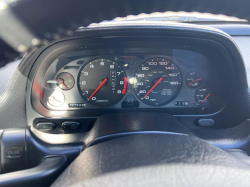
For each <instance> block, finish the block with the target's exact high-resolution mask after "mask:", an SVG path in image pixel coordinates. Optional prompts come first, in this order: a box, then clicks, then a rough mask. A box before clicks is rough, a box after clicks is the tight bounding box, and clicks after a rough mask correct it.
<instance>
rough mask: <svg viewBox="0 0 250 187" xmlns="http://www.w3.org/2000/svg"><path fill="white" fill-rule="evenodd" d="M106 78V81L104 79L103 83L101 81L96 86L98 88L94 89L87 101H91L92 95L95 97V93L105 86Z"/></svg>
mask: <svg viewBox="0 0 250 187" xmlns="http://www.w3.org/2000/svg"><path fill="white" fill-rule="evenodd" d="M107 80H108V79H107V78H106V79H104V80H103V81H102V83H101V84H100V85H99V86H98V88H96V90H95V91H94V93H92V95H91V96H90V97H89V98H88V100H90V99H91V97H93V96H94V95H95V93H96V92H97V91H98V90H99V89H100V88H101V87H102V86H103V85H104V84H105V82H107Z"/></svg>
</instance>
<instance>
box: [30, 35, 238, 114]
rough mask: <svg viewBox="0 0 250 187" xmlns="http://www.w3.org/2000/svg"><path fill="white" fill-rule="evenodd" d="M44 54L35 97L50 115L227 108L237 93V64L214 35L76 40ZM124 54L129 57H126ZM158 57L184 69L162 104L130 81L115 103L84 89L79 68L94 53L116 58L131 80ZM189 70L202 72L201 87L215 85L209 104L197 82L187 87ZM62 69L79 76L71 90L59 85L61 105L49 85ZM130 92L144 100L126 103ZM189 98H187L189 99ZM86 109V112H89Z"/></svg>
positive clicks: (36, 104)
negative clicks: (96, 100) (97, 100)
mask: <svg viewBox="0 0 250 187" xmlns="http://www.w3.org/2000/svg"><path fill="white" fill-rule="evenodd" d="M103 44H105V46H103ZM53 48H54V49H53ZM45 53H47V54H48V55H47V54H46V56H45V58H43V54H45ZM43 54H42V55H41V56H40V57H39V58H38V59H37V63H38V64H40V66H39V67H38V69H37V71H36V73H35V76H34V82H33V86H32V92H31V94H32V97H31V103H32V105H33V107H34V108H35V109H36V110H37V111H38V112H39V113H41V114H42V115H45V116H48V117H55V116H51V111H64V114H63V115H62V116H61V117H86V116H91V117H93V116H99V115H101V114H105V113H107V112H108V113H109V112H112V110H119V111H125V112H126V111H128V110H129V111H131V110H134V111H135V110H137V111H138V110H143V111H145V110H147V111H148V110H163V111H166V112H168V113H170V114H173V115H202V114H212V113H216V112H218V111H220V110H222V109H223V107H225V105H226V103H227V101H229V100H230V99H232V97H233V92H232V91H231V90H233V85H234V71H233V67H232V65H231V66H230V64H231V63H230V60H231V59H230V57H229V55H228V54H227V52H226V50H225V49H224V48H223V46H221V45H220V44H218V43H216V42H213V41H208V40H197V39H188V38H182V39H180V38H168V37H166V38H161V39H157V38H133V37H128V38H127V37H125V38H124V37H121V38H108V39H105V38H102V39H88V40H84V41H83V40H71V41H65V42H60V43H58V44H55V46H52V47H51V48H49V49H47V50H46V51H45V52H44V53H43ZM125 57H127V58H130V59H129V60H124V58H125ZM155 58H164V59H169V60H171V61H172V62H173V63H174V64H175V65H176V66H177V67H178V69H180V70H179V72H180V76H181V79H182V80H181V85H180V88H179V90H178V93H177V94H176V96H175V97H173V99H172V100H171V102H168V103H166V104H164V105H161V106H151V105H148V104H145V103H144V102H142V101H140V99H139V98H138V97H137V95H136V92H135V84H134V83H133V82H132V83H131V82H130V83H129V81H128V86H127V90H126V93H125V94H124V96H123V97H122V99H120V101H119V102H117V103H115V104H113V105H110V106H105V107H103V106H96V105H93V104H92V103H90V102H88V100H87V99H86V98H83V97H82V96H81V94H80V91H79V80H78V79H79V73H80V71H81V70H82V68H83V67H85V66H86V65H87V64H88V63H89V62H91V61H93V60H94V59H110V60H112V61H115V62H116V63H118V64H119V66H121V67H122V68H123V69H124V71H125V73H126V75H127V80H131V79H133V78H134V77H135V74H136V72H137V69H138V68H139V66H141V64H143V63H145V61H147V60H149V59H155ZM126 66H133V67H126ZM190 72H197V73H199V74H200V75H202V77H203V79H204V81H203V83H202V85H201V86H200V87H199V88H203V87H206V86H209V87H212V89H213V90H214V91H213V102H212V104H211V105H209V106H205V107H204V106H202V105H199V103H198V102H197V98H196V95H197V89H198V88H196V89H194V88H190V87H188V85H187V83H186V81H185V80H186V79H187V76H188V75H189V74H190ZM63 73H66V74H67V73H68V74H69V75H72V76H73V77H74V80H73V81H74V82H75V86H74V87H73V88H72V89H70V90H66V89H64V88H60V85H59V86H57V87H58V89H56V90H57V92H61V93H63V95H64V97H65V98H66V99H65V100H67V101H66V102H65V103H64V105H62V106H60V107H53V106H51V105H47V104H46V100H47V98H49V97H50V95H49V94H50V93H51V90H52V92H53V91H54V89H53V88H51V87H50V88H48V87H49V86H47V85H46V84H47V82H48V81H50V80H49V79H50V78H52V79H55V78H56V77H58V76H59V75H60V74H61V75H62V74H63ZM98 73H101V72H96V76H97V75H98ZM59 80H60V79H59ZM62 80H63V79H62ZM52 81H53V80H52ZM38 88H39V89H38ZM38 91H39V92H40V94H39V92H38ZM92 92H93V91H92ZM228 93H230V94H228ZM59 95H60V94H59ZM129 95H132V96H133V99H134V100H135V102H138V103H139V106H135V107H133V106H132V107H123V103H124V102H126V97H128V96H129ZM59 97H60V96H59ZM211 98H212V97H211ZM185 102H186V103H188V104H187V105H185ZM182 103H184V104H182ZM69 106H71V107H69ZM41 109H42V110H41ZM103 111H104V112H103ZM58 113H59V112H58ZM85 113H86V114H87V115H84V114H85Z"/></svg>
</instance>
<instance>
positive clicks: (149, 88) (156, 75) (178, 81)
mask: <svg viewBox="0 0 250 187" xmlns="http://www.w3.org/2000/svg"><path fill="white" fill-rule="evenodd" d="M181 86H182V75H181V72H180V70H179V69H178V67H177V66H176V65H175V64H174V63H173V62H171V61H170V60H168V59H166V58H161V57H159V58H152V59H149V60H147V61H145V62H144V63H142V64H141V65H140V66H139V68H138V69H137V71H136V73H135V79H134V90H135V93H136V95H137V96H138V98H139V99H140V100H141V101H142V102H143V103H145V104H147V105H151V106H160V105H165V104H167V103H169V102H170V101H171V100H173V99H174V97H175V96H176V95H177V94H178V93H179V91H180V88H181Z"/></svg>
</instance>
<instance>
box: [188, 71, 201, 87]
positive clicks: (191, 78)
mask: <svg viewBox="0 0 250 187" xmlns="http://www.w3.org/2000/svg"><path fill="white" fill-rule="evenodd" d="M202 82H203V78H202V76H201V75H200V74H199V73H197V72H195V71H192V72H190V73H188V74H187V77H186V84H187V86H188V87H189V88H198V87H200V86H201V85H202Z"/></svg>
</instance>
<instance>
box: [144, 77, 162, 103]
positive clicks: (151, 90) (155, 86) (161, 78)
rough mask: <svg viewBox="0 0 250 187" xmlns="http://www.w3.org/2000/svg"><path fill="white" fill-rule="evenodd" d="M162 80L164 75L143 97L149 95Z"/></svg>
mask: <svg viewBox="0 0 250 187" xmlns="http://www.w3.org/2000/svg"><path fill="white" fill-rule="evenodd" d="M161 80H162V77H161V78H160V79H159V80H158V81H157V82H156V83H155V84H154V86H153V87H152V88H151V89H150V90H149V91H148V93H146V95H145V96H144V97H143V99H145V98H146V97H147V95H148V94H149V93H150V92H151V91H152V90H153V89H154V88H155V87H156V86H157V84H159V83H160V82H161Z"/></svg>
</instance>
